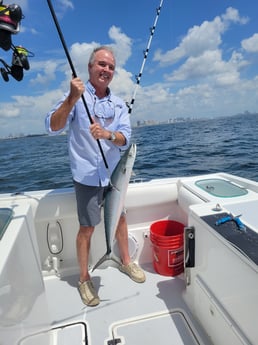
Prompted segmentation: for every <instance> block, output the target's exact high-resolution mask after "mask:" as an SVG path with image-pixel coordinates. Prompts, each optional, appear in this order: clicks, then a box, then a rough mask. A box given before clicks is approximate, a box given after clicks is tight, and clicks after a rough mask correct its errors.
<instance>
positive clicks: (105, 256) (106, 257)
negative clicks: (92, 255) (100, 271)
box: [91, 253, 121, 272]
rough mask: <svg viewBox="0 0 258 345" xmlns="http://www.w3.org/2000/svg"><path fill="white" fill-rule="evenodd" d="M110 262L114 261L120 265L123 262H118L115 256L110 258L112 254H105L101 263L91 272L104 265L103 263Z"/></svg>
mask: <svg viewBox="0 0 258 345" xmlns="http://www.w3.org/2000/svg"><path fill="white" fill-rule="evenodd" d="M108 260H112V261H114V262H116V263H117V264H118V265H121V262H120V261H118V260H117V259H116V258H114V257H113V256H110V254H107V253H106V254H105V255H103V256H102V258H100V259H99V261H98V262H97V263H96V264H95V265H94V266H93V268H92V270H91V272H93V271H94V270H95V269H96V268H97V267H99V266H100V265H102V264H103V262H105V261H108Z"/></svg>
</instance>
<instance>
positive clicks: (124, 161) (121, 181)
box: [92, 144, 136, 271]
mask: <svg viewBox="0 0 258 345" xmlns="http://www.w3.org/2000/svg"><path fill="white" fill-rule="evenodd" d="M135 157H136V144H131V145H130V146H129V148H128V149H127V150H126V151H125V152H124V154H123V155H122V157H121V159H120V161H119V162H118V164H117V166H116V167H115V169H114V171H113V173H112V175H111V178H110V188H109V189H108V191H107V194H106V197H105V203H104V224H105V236H106V247H107V251H106V254H105V255H104V256H103V257H102V258H101V259H100V260H99V261H98V262H97V263H96V265H95V266H94V267H93V269H92V271H94V270H95V269H96V268H97V267H98V266H99V265H101V264H102V263H103V262H104V261H106V260H113V261H115V262H118V261H117V260H116V259H115V258H114V257H113V256H112V244H113V241H114V238H115V234H116V229H117V225H118V222H119V219H120V216H121V213H122V211H123V207H124V202H125V197H126V193H127V187H128V184H129V181H130V178H131V175H132V170H133V165H134V161H135Z"/></svg>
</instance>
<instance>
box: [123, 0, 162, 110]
mask: <svg viewBox="0 0 258 345" xmlns="http://www.w3.org/2000/svg"><path fill="white" fill-rule="evenodd" d="M162 4H163V0H161V1H160V5H159V7H158V8H157V9H156V17H155V21H154V24H153V26H152V27H151V28H150V37H149V41H148V44H147V48H146V49H145V50H144V51H143V54H144V57H143V61H142V66H141V69H140V72H139V74H138V75H136V76H135V77H136V86H135V89H134V93H133V97H132V100H131V103H130V104H129V105H128V107H129V111H128V113H129V114H131V112H132V109H133V104H134V101H135V97H136V92H137V90H138V86H139V84H140V81H141V77H142V73H143V69H144V66H145V62H146V60H147V57H148V53H149V50H150V46H151V41H152V38H153V35H154V32H155V29H156V26H157V22H158V19H159V15H160V11H161V7H162Z"/></svg>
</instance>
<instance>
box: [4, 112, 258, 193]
mask: <svg viewBox="0 0 258 345" xmlns="http://www.w3.org/2000/svg"><path fill="white" fill-rule="evenodd" d="M133 141H134V142H136V144H137V158H136V161H135V166H134V174H135V176H134V178H135V179H152V178H162V177H176V176H191V175H197V174H204V173H213V172H220V171H223V172H228V173H231V174H235V175H239V176H242V177H246V178H250V179H253V180H255V181H258V114H257V115H245V116H244V115H242V116H234V117H227V118H219V119H214V120H199V121H188V122H180V123H174V124H164V125H157V126H147V127H139V128H134V129H133ZM0 162H1V170H0V185H1V188H0V191H1V193H9V192H10V193H13V192H22V191H32V190H38V189H52V188H63V187H70V186H72V177H71V173H70V168H69V160H68V155H67V138H66V136H65V135H62V136H56V137H49V136H36V137H24V138H17V139H6V140H0Z"/></svg>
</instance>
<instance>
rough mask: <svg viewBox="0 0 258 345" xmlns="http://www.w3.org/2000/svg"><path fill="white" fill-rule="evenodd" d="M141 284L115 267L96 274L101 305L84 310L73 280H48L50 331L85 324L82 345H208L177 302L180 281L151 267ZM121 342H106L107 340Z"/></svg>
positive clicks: (93, 279)
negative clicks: (60, 327) (60, 326)
mask: <svg viewBox="0 0 258 345" xmlns="http://www.w3.org/2000/svg"><path fill="white" fill-rule="evenodd" d="M142 267H143V269H144V270H145V273H146V282H145V283H143V284H138V283H135V282H133V281H132V280H131V279H130V278H129V277H128V276H126V275H125V274H123V273H121V272H120V271H119V270H118V269H117V268H116V267H106V268H99V269H96V270H95V271H94V272H93V273H92V281H93V283H94V285H95V287H96V289H97V290H98V294H99V297H100V300H101V301H100V304H99V305H98V306H96V307H87V306H85V305H84V304H83V303H82V301H81V299H80V295H79V292H78V289H77V286H78V276H77V275H73V276H68V277H64V278H58V277H47V278H45V287H46V292H47V299H48V304H49V313H50V318H51V322H52V325H53V327H56V326H58V325H66V324H67V325H69V324H72V323H76V322H85V323H86V329H87V337H88V338H87V341H86V342H85V343H86V344H87V345H102V344H103V345H104V344H105V345H106V344H111V345H113V344H116V343H121V344H127V345H140V344H149V345H152V344H153V345H154V344H155V345H156V344H158V343H159V344H166V343H170V342H171V340H172V339H173V344H175V345H179V344H188V345H191V344H209V341H208V339H207V338H205V335H204V334H203V332H202V331H201V330H200V328H199V327H198V325H197V324H196V322H195V320H193V319H192V317H191V313H190V311H189V310H188V308H187V306H186V305H185V303H184V300H183V298H182V294H183V291H184V289H185V283H184V280H183V275H180V276H178V277H165V276H161V275H159V274H157V273H156V272H154V270H153V268H152V264H146V265H144V266H142ZM113 337H114V338H116V339H120V342H119V341H117V342H109V341H110V340H111V339H113ZM75 345H77V344H75Z"/></svg>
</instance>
